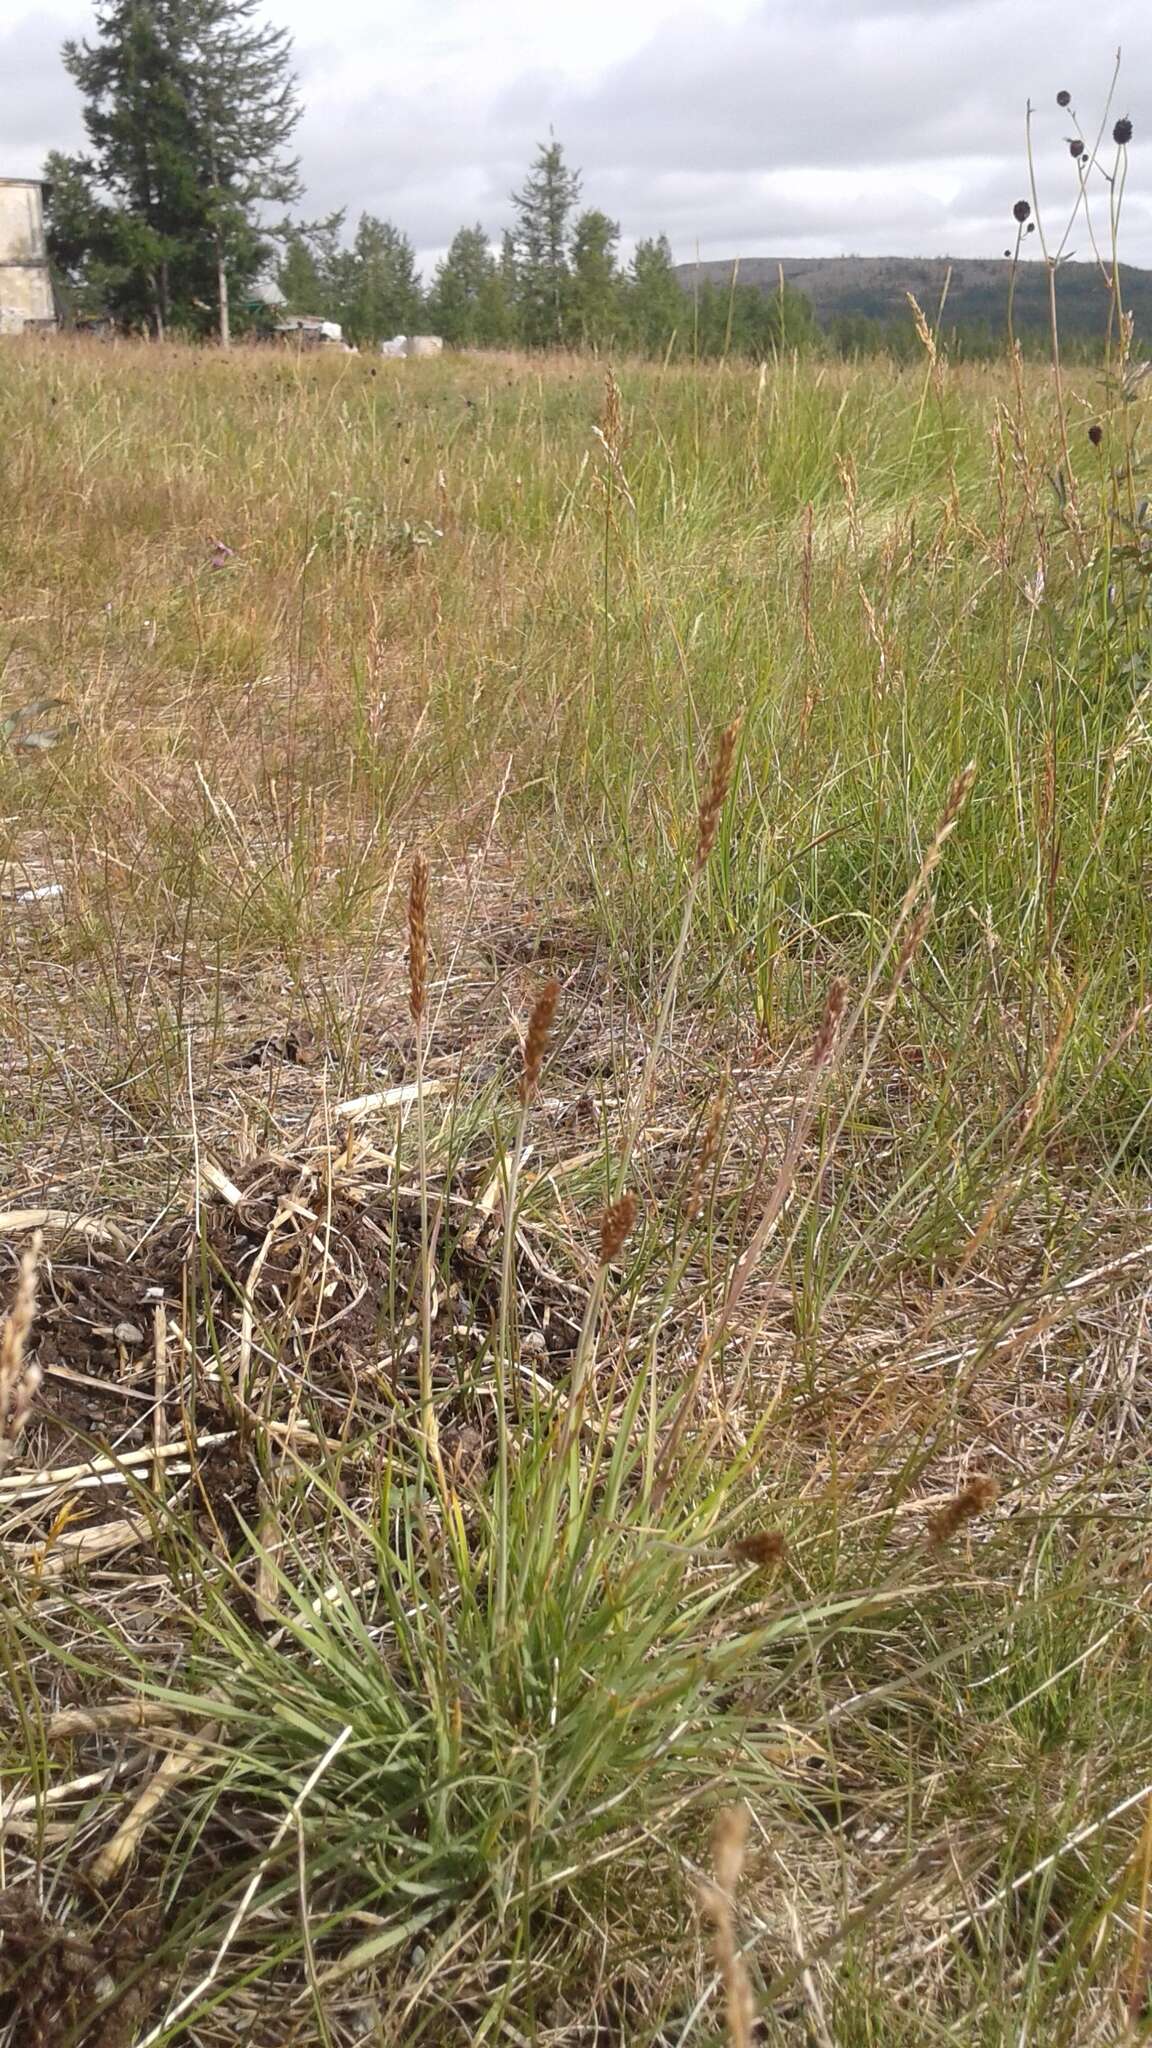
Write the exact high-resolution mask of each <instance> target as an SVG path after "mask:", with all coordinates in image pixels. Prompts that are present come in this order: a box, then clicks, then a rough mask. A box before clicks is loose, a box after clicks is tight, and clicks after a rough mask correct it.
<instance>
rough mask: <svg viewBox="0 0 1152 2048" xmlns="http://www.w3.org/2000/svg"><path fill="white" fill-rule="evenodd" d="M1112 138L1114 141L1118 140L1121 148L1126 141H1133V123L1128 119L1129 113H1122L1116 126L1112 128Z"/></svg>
mask: <svg viewBox="0 0 1152 2048" xmlns="http://www.w3.org/2000/svg"><path fill="white" fill-rule="evenodd" d="M1112 140H1113V142H1118V143H1119V144H1120V147H1121V149H1123V147H1124V144H1125V143H1126V142H1131V140H1132V123H1131V121H1130V120H1129V119H1128V116H1127V114H1122V115H1121V116H1120V119H1119V120H1118V121H1117V123H1116V126H1115V127H1114V129H1113V130H1112Z"/></svg>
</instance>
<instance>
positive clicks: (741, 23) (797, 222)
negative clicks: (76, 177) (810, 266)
mask: <svg viewBox="0 0 1152 2048" xmlns="http://www.w3.org/2000/svg"><path fill="white" fill-rule="evenodd" d="M266 11H267V13H268V16H269V18H271V19H273V20H275V21H277V22H279V23H281V24H283V25H284V26H285V27H287V28H289V29H290V30H291V32H292V34H293V37H294V39H295V61H296V68H297V72H298V76H299V81H300V92H301V97H302V100H303V102H304V107H305V113H304V118H303V120H302V121H301V124H300V127H299V130H298V131H297V144H296V146H297V149H298V153H299V156H300V160H301V172H302V175H303V178H304V180H305V184H306V187H307V193H306V198H305V200H304V202H303V203H302V207H301V211H302V212H303V213H304V214H305V215H306V216H307V217H310V218H319V217H321V216H323V215H325V214H327V213H329V212H331V211H332V210H334V209H335V208H337V207H341V206H344V207H347V208H348V212H349V217H350V220H352V221H354V220H355V217H356V216H357V215H358V214H359V213H360V212H361V211H367V212H371V213H376V214H379V215H381V216H383V217H384V218H385V219H389V220H393V221H395V223H396V224H397V226H399V227H401V228H403V229H404V230H405V231H406V232H407V233H408V234H409V235H410V237H411V239H412V241H413V242H414V243H415V245H416V248H417V250H418V252H419V255H420V258H421V261H422V263H423V265H424V266H425V268H427V267H429V266H430V265H431V264H432V263H433V262H434V261H435V260H436V258H437V256H438V255H439V254H440V253H441V252H442V251H443V249H444V247H445V246H446V244H447V242H448V241H449V239H450V238H451V236H452V234H453V232H454V231H455V229H456V228H457V227H458V226H460V225H462V224H464V223H469V224H470V223H473V222H475V221H479V222H481V223H482V224H483V225H484V227H485V228H486V229H488V230H489V232H490V233H492V234H493V235H494V236H495V235H497V234H498V233H499V231H500V229H501V228H502V227H503V226H504V224H505V223H506V222H507V221H508V219H509V215H510V206H509V194H510V193H511V192H512V190H513V189H514V188H515V187H516V186H517V185H519V184H520V183H521V181H522V179H523V175H524V171H525V169H526V167H527V165H528V163H529V161H530V159H531V157H532V155H533V153H534V150H535V148H536V146H537V144H538V143H539V142H540V141H541V140H545V139H547V137H548V135H549V132H552V133H554V134H555V136H556V138H557V139H558V140H559V141H560V142H562V143H563V145H564V148H565V152H566V155H567V157H568V160H569V162H570V163H571V164H573V165H574V166H575V167H577V168H579V169H580V170H581V172H582V174H583V200H584V203H585V204H587V205H591V206H598V207H601V208H603V210H604V211H605V212H606V213H608V214H610V215H611V217H612V218H613V219H614V220H618V221H619V222H620V226H621V229H622V232H623V240H624V249H625V252H627V250H628V249H629V248H630V246H631V245H632V244H633V243H634V241H635V240H636V238H637V237H639V236H642V235H652V234H657V233H661V232H663V233H665V234H667V235H668V237H669V239H670V241H671V243H672V245H673V250H674V252H675V254H676V256H677V258H678V259H679V260H680V261H682V262H691V261H692V260H693V259H694V258H696V257H697V256H699V257H703V258H709V257H726V256H727V257H730V256H735V255H743V256H757V255H760V256H836V255H846V254H857V255H921V256H999V255H1001V254H1002V253H1003V251H1004V249H1005V248H1006V247H1007V246H1008V244H1009V242H1010V240H1011V239H1012V233H1011V210H1012V203H1013V201H1014V200H1015V199H1017V198H1019V197H1023V196H1025V195H1026V194H1027V192H1028V189H1029V187H1028V174H1027V153H1026V136H1025V108H1026V104H1027V102H1028V100H1029V99H1031V101H1032V104H1033V107H1034V109H1035V112H1034V117H1033V148H1034V157H1035V164H1036V172H1037V180H1038V186H1039V191H1040V197H1041V202H1042V206H1043V212H1044V221H1045V224H1046V226H1048V227H1049V228H1051V229H1052V230H1054V233H1053V240H1054V241H1056V242H1059V240H1060V235H1061V233H1062V231H1063V227H1064V223H1065V219H1066V217H1067V213H1068V209H1069V202H1070V200H1071V198H1072V196H1073V194H1074V191H1075V185H1074V173H1073V167H1072V163H1071V160H1070V158H1069V156H1068V152H1067V139H1068V138H1069V137H1070V136H1072V135H1073V134H1074V133H1075V132H1076V130H1075V127H1074V125H1073V120H1072V112H1076V113H1078V115H1079V118H1080V123H1081V127H1082V130H1083V132H1084V133H1085V134H1086V135H1088V136H1090V137H1092V138H1094V136H1095V131H1096V127H1097V125H1098V123H1099V121H1100V119H1101V117H1102V115H1103V113H1104V110H1105V105H1106V101H1107V97H1108V90H1109V86H1110V83H1111V78H1112V72H1113V67H1114V64H1115V59H1116V51H1117V48H1118V47H1120V48H1121V49H1122V61H1121V69H1120V80H1119V85H1118V87H1117V92H1116V97H1115V100H1114V102H1113V105H1112V109H1111V113H1110V115H1109V121H1108V128H1109V131H1110V128H1111V122H1112V120H1113V119H1114V118H1115V117H1116V116H1117V115H1120V114H1127V115H1129V116H1130V118H1131V120H1132V122H1133V127H1134V139H1133V142H1132V144H1131V147H1130V149H1129V152H1128V157H1129V163H1128V174H1127V185H1126V190H1125V195H1124V208H1123V224H1122V232H1121V253H1122V255H1124V256H1125V257H1126V258H1127V260H1128V261H1129V262H1133V263H1141V264H1146V265H1149V266H1152V6H1150V5H1149V4H1148V0H1099V4H1090V5H1085V4H1084V0H324V4H323V5H318V4H317V0H266ZM91 29H92V10H91V7H90V6H85V5H83V4H80V0H77V4H72V0H44V4H41V5H39V6H36V7H32V6H29V5H28V4H27V0H0V176H9V177H23V176H29V175H34V174H35V173H36V171H37V170H38V169H39V167H40V165H41V164H42V162H43V159H44V156H45V154H46V152H47V151H48V150H49V149H51V148H63V149H73V148H77V147H80V146H81V144H82V141H83V131H82V128H81V122H80V108H79V102H78V99H77V96H76V92H75V88H74V86H73V84H72V81H71V80H70V79H69V78H68V76H67V74H66V73H65V71H64V69H63V67H62V65H61V63H60V57H59V50H60V44H61V42H62V41H63V39H64V38H65V37H66V36H68V35H84V34H85V33H91ZM1060 90H1066V91H1069V92H1071V94H1072V98H1073V109H1072V110H1071V111H1070V112H1063V111H1061V110H1060V109H1059V108H1058V107H1057V105H1056V94H1057V92H1058V91H1060ZM1112 156H1113V151H1112V148H1111V145H1109V149H1108V154H1107V161H1108V162H1109V164H1110V163H1111V161H1112ZM1099 193H1100V198H1099V201H1098V204H1099V206H1100V212H1101V220H1102V221H1105V220H1106V212H1107V198H1106V187H1104V186H1103V184H1101V185H1100V187H1099ZM1037 240H1038V238H1037V237H1035V236H1034V237H1032V238H1031V241H1030V244H1029V247H1030V248H1031V249H1035V246H1036V242H1037ZM1068 247H1069V250H1070V252H1072V253H1075V254H1087V253H1088V247H1087V238H1086V236H1085V235H1084V233H1083V232H1082V227H1081V224H1079V223H1078V224H1077V227H1076V229H1075V230H1074V232H1073V233H1072V235H1071V237H1070V240H1069V243H1068Z"/></svg>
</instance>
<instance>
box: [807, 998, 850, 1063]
mask: <svg viewBox="0 0 1152 2048" xmlns="http://www.w3.org/2000/svg"><path fill="white" fill-rule="evenodd" d="M846 995H847V986H846V984H845V983H844V982H842V981H834V982H833V983H832V986H831V988H830V989H829V991H828V1000H827V1002H826V1003H825V1005H824V1015H823V1016H822V1017H821V1019H820V1029H819V1031H818V1032H817V1033H816V1041H815V1044H814V1045H813V1047H812V1065H813V1067H814V1068H816V1067H822V1066H823V1065H824V1063H825V1061H826V1060H828V1059H830V1058H831V1056H832V1053H833V1052H834V1051H835V1049H836V1041H837V1039H838V1038H839V1036H840V1026H841V1023H842V1022H843V1018H844V1002H845V997H846Z"/></svg>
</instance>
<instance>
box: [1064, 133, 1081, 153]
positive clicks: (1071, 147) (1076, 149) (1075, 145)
mask: <svg viewBox="0 0 1152 2048" xmlns="http://www.w3.org/2000/svg"><path fill="white" fill-rule="evenodd" d="M1068 154H1069V156H1083V154H1084V144H1083V143H1082V142H1081V140H1080V137H1079V136H1078V135H1077V136H1076V137H1075V139H1074V140H1073V141H1072V142H1070V143H1069V144H1068Z"/></svg>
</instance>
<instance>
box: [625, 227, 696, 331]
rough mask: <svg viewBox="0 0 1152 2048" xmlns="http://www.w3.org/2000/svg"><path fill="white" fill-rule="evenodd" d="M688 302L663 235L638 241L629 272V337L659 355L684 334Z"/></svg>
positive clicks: (690, 310) (689, 318)
mask: <svg viewBox="0 0 1152 2048" xmlns="http://www.w3.org/2000/svg"><path fill="white" fill-rule="evenodd" d="M691 312H692V308H691V304H690V302H689V300H688V298H687V296H686V294H685V292H684V289H683V287H682V285H681V283H680V280H679V278H678V277H677V275H676V272H675V269H674V267H673V263H672V250H671V248H670V246H669V243H668V238H667V236H666V235H657V236H656V237H655V238H654V239H652V240H649V241H642V242H637V244H636V253H635V255H634V256H633V258H632V263H631V267H630V269H629V273H628V291H627V317H628V327H629V332H630V336H631V339H632V341H633V344H634V346H635V347H636V348H638V349H639V350H640V351H641V353H642V354H643V355H650V356H662V355H665V354H666V353H667V351H668V350H669V348H671V347H672V346H673V344H674V341H675V338H676V337H677V336H680V337H683V334H684V330H685V326H686V324H688V323H690V320H691Z"/></svg>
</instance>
